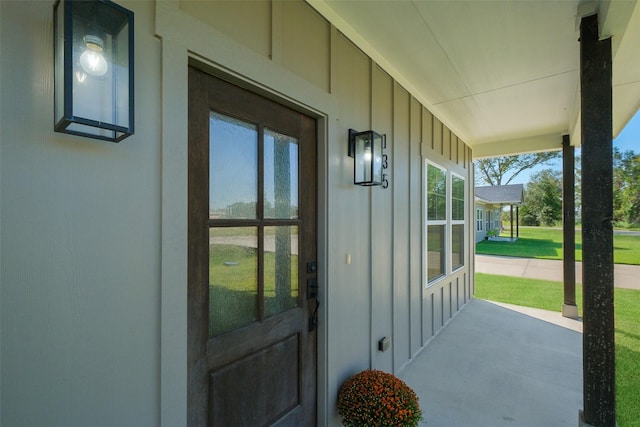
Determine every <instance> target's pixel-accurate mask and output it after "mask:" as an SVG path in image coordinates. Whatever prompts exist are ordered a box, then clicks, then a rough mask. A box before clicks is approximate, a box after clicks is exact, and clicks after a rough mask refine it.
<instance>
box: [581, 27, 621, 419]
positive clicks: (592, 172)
mask: <svg viewBox="0 0 640 427" xmlns="http://www.w3.org/2000/svg"><path fill="white" fill-rule="evenodd" d="M611 63H612V60H611V40H610V39H606V40H602V41H600V40H599V33H598V16H597V15H592V16H588V17H584V18H582V20H581V23H580V89H581V93H582V100H581V110H582V125H581V126H582V127H581V129H582V171H583V173H582V278H583V288H584V292H583V308H584V323H583V330H584V332H583V378H584V413H583V415H584V422H586V423H587V424H589V425H592V426H596V427H614V426H615V425H616V399H615V397H616V396H615V335H614V312H613V228H612V222H611V221H612V214H613V165H612V137H613V135H612V95H611V92H612V89H611V86H612V84H611Z"/></svg>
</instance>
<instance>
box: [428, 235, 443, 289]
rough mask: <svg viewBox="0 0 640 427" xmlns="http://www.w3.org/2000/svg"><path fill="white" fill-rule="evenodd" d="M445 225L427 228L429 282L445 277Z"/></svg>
mask: <svg viewBox="0 0 640 427" xmlns="http://www.w3.org/2000/svg"><path fill="white" fill-rule="evenodd" d="M444 229H445V226H444V225H429V226H428V227H427V270H428V272H427V280H428V281H429V282H430V281H432V280H433V279H436V278H438V277H440V276H442V275H444V268H445V256H444V235H445V233H444Z"/></svg>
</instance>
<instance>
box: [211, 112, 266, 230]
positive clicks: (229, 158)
mask: <svg viewBox="0 0 640 427" xmlns="http://www.w3.org/2000/svg"><path fill="white" fill-rule="evenodd" d="M209 161H210V166H209V168H210V169H209V217H210V218H212V219H224V218H256V202H257V200H258V171H257V169H258V167H257V166H258V131H257V129H256V126H255V125H252V124H250V123H246V122H243V121H240V120H237V119H234V118H232V117H228V116H224V115H222V114H218V113H216V112H211V114H210V118H209Z"/></svg>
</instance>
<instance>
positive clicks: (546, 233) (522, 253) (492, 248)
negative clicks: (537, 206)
mask: <svg viewBox="0 0 640 427" xmlns="http://www.w3.org/2000/svg"><path fill="white" fill-rule="evenodd" d="M503 235H504V236H506V237H508V236H507V235H506V234H503ZM509 236H510V233H509ZM613 250H614V253H613V258H614V262H615V263H616V264H632V265H640V237H639V236H626V235H621V234H614V236H613ZM476 253H477V254H483V255H503V256H514V257H523V258H540V259H556V260H561V259H562V230H560V229H555V228H545V227H520V238H519V239H518V240H517V241H515V242H504V241H503V242H500V241H491V240H483V241H481V242H478V243H477V244H476ZM576 261H582V234H581V233H580V232H576Z"/></svg>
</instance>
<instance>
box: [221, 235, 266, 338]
mask: <svg viewBox="0 0 640 427" xmlns="http://www.w3.org/2000/svg"><path fill="white" fill-rule="evenodd" d="M257 307H258V230H257V227H213V228H210V229H209V337H213V336H216V335H220V334H222V333H225V332H229V331H232V330H234V329H237V328H239V327H241V326H244V325H246V324H249V323H251V322H254V321H256V320H258V309H257Z"/></svg>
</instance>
